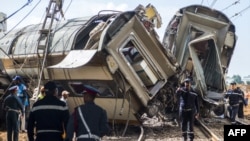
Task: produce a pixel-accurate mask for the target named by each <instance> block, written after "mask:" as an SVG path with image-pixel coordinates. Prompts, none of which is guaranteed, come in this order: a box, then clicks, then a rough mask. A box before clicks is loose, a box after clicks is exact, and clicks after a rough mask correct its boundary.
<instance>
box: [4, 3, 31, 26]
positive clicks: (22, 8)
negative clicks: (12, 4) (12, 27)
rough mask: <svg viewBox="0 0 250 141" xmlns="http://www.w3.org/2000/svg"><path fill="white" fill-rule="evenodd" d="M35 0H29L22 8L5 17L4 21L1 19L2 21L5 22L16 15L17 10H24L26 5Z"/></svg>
mask: <svg viewBox="0 0 250 141" xmlns="http://www.w3.org/2000/svg"><path fill="white" fill-rule="evenodd" d="M32 1H33V0H28V2H27V3H25V4H24V5H23V6H22V7H21V8H19V9H18V10H17V11H15V12H14V13H12V14H11V15H10V16H8V17H6V18H4V19H3V20H2V21H0V23H3V22H5V21H6V20H7V19H9V18H10V17H12V16H13V15H15V14H16V13H17V12H19V11H20V10H22V9H23V8H24V7H25V6H27V5H29V4H30V3H31V2H32Z"/></svg>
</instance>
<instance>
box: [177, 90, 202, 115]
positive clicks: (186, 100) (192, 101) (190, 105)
mask: <svg viewBox="0 0 250 141" xmlns="http://www.w3.org/2000/svg"><path fill="white" fill-rule="evenodd" d="M176 93H177V97H178V98H179V104H180V105H179V106H180V109H192V110H196V112H197V113H199V111H200V107H199V103H198V95H197V94H196V93H195V91H194V90H193V89H192V88H190V90H188V89H187V88H185V87H181V88H180V89H179V90H177V91H176Z"/></svg>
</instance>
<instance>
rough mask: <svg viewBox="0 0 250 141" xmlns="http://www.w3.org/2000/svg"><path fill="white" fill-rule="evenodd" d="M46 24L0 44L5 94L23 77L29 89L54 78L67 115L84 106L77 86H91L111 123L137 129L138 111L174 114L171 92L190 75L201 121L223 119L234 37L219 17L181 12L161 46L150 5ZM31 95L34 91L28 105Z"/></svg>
mask: <svg viewBox="0 0 250 141" xmlns="http://www.w3.org/2000/svg"><path fill="white" fill-rule="evenodd" d="M48 11H49V10H48ZM54 12H55V11H54ZM53 14H55V13H53ZM49 19H50V17H47V18H45V21H44V23H43V24H37V25H29V26H26V27H24V28H22V29H19V30H13V31H11V32H10V33H9V34H8V35H6V36H5V37H3V38H1V39H0V48H1V51H0V58H1V63H2V64H1V70H2V74H1V78H0V80H1V84H2V85H1V87H2V88H3V89H4V90H5V89H6V88H7V87H8V86H9V85H10V84H11V78H12V77H13V76H15V75H20V76H22V78H23V79H24V80H25V82H26V84H27V85H28V87H29V89H30V90H31V91H33V90H34V88H35V87H37V86H40V85H43V84H44V83H45V82H46V81H48V80H54V81H55V82H56V83H57V85H58V87H59V89H60V91H62V90H64V89H66V90H68V91H70V92H71V93H70V97H69V100H68V105H69V109H70V112H72V110H73V108H74V107H75V106H77V105H79V104H82V102H83V100H82V97H81V92H82V90H83V88H82V85H83V84H89V85H92V86H93V87H95V88H97V89H98V90H99V91H100V93H101V94H100V95H99V96H98V97H97V99H96V103H97V104H98V105H100V106H101V107H103V108H104V109H106V110H107V114H108V118H109V119H110V120H113V121H116V122H123V123H125V122H126V123H129V124H141V123H142V122H143V121H142V120H141V116H142V114H144V113H147V115H148V117H153V116H156V117H159V118H161V119H166V117H167V114H168V111H170V112H171V111H172V112H173V111H174V109H176V100H175V97H174V95H175V89H176V87H177V86H178V85H179V84H180V83H181V82H182V80H183V79H184V78H186V77H190V78H192V79H193V86H194V88H195V89H196V90H197V91H198V93H199V97H200V103H201V107H202V109H203V111H204V113H203V116H206V115H207V113H208V112H207V111H209V110H210V109H211V108H212V109H216V110H214V111H216V112H215V113H218V114H221V113H223V106H220V105H223V104H221V102H220V101H221V98H222V93H223V92H224V91H225V89H226V85H225V77H224V75H225V74H226V71H227V68H228V66H229V64H230V60H231V56H232V54H233V51H234V48H235V42H236V35H235V27H234V25H233V24H232V23H231V22H230V20H229V19H228V18H227V17H226V16H225V15H224V14H223V13H221V12H220V11H216V10H214V9H213V10H212V9H210V8H208V7H204V6H201V5H191V6H188V7H184V8H182V9H180V11H178V12H177V14H176V15H175V16H174V17H173V19H172V20H171V21H170V23H169V25H168V27H167V28H166V33H165V35H164V38H163V42H161V41H159V37H158V35H157V33H156V31H155V29H154V28H155V27H160V24H161V18H160V15H159V13H158V12H157V10H156V9H155V8H154V7H153V6H152V5H148V6H147V7H143V6H141V5H139V6H138V7H137V8H136V9H135V10H132V11H126V12H113V13H109V14H104V13H99V14H98V15H95V16H92V17H87V18H75V19H71V20H67V21H61V22H58V23H53V22H52V20H53V19H51V22H50V23H49V24H48V20H49ZM36 97H37V93H34V94H33V95H32V98H31V100H33V101H35V99H36ZM221 111H222V112H221Z"/></svg>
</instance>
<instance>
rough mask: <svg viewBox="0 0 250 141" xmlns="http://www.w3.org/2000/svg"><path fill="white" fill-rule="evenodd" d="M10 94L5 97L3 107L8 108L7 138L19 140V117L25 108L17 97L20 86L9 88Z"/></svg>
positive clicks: (9, 140) (10, 140)
mask: <svg viewBox="0 0 250 141" xmlns="http://www.w3.org/2000/svg"><path fill="white" fill-rule="evenodd" d="M8 90H9V91H10V95H8V96H7V97H6V98H5V99H4V105H3V108H4V109H5V110H6V125H7V140H8V141H18V134H19V123H18V122H19V117H20V114H21V118H23V115H24V109H23V105H22V103H21V101H20V100H19V98H18V97H17V91H18V86H12V87H10V88H9V89H8Z"/></svg>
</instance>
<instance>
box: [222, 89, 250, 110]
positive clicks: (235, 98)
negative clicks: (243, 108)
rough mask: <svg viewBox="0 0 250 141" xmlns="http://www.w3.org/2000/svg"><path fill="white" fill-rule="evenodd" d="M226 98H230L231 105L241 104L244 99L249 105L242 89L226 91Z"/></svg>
mask: <svg viewBox="0 0 250 141" xmlns="http://www.w3.org/2000/svg"><path fill="white" fill-rule="evenodd" d="M225 98H229V105H231V106H232V105H236V104H239V102H240V100H242V101H243V102H244V104H245V105H247V103H246V101H245V100H244V97H243V95H242V91H241V90H240V89H234V90H228V91H227V92H226V95H225Z"/></svg>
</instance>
